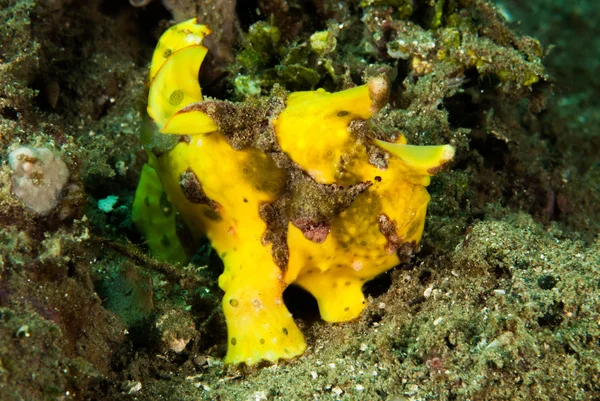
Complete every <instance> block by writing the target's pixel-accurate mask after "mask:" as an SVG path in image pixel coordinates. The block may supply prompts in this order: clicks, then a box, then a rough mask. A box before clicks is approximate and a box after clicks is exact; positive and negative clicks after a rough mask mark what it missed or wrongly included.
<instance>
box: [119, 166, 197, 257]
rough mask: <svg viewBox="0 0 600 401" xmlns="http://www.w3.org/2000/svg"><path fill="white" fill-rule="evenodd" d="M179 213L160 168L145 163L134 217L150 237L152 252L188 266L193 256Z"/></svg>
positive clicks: (138, 227) (141, 229)
mask: <svg viewBox="0 0 600 401" xmlns="http://www.w3.org/2000/svg"><path fill="white" fill-rule="evenodd" d="M176 216H177V212H176V211H175V208H174V207H173V206H172V205H171V203H170V202H169V200H168V199H167V195H166V193H165V192H164V191H163V188H162V185H161V183H160V179H159V178H158V174H156V171H155V170H154V169H153V168H152V167H150V165H148V164H144V167H143V168H142V174H141V176H140V182H139V184H138V187H137V190H136V191H135V198H134V200H133V211H132V215H131V219H132V220H133V223H134V224H135V226H136V227H137V229H138V231H139V232H140V233H141V234H142V235H143V236H144V238H146V241H147V243H148V247H149V248H150V252H151V253H152V255H153V256H154V257H155V258H157V259H159V260H162V261H168V262H171V263H180V264H182V265H185V264H187V263H188V261H189V259H190V258H189V256H188V254H187V252H186V251H185V249H184V248H183V246H182V245H181V242H180V241H179V237H178V236H177V230H176V221H175V219H176Z"/></svg>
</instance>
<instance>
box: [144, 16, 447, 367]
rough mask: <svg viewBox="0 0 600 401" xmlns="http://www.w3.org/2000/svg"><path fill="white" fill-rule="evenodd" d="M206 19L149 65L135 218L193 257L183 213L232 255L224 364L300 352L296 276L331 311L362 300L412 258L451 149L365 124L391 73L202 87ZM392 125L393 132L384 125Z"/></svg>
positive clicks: (179, 257) (150, 234)
mask: <svg viewBox="0 0 600 401" xmlns="http://www.w3.org/2000/svg"><path fill="white" fill-rule="evenodd" d="M209 33H210V30H209V29H208V28H207V27H206V26H204V25H199V24H198V23H197V20H196V19H193V20H189V21H186V22H183V23H180V24H178V25H175V26H173V27H172V28H170V29H169V30H167V31H166V32H165V33H164V34H163V36H162V37H161V39H160V41H159V43H158V45H157V47H156V50H155V53H154V56H153V59H152V65H151V70H150V90H149V97H148V114H149V115H150V117H151V118H152V120H153V123H154V125H155V132H154V133H153V134H151V135H149V136H148V137H146V138H145V139H144V138H143V142H145V146H146V149H147V150H148V156H149V161H148V164H147V165H145V166H144V168H143V171H142V176H141V178H140V183H139V186H138V189H137V192H136V196H135V200H134V210H133V220H134V222H135V223H136V225H137V227H138V229H139V230H140V231H141V232H142V234H143V235H144V236H145V237H146V239H147V242H148V245H149V247H150V250H151V252H152V253H153V254H154V255H155V256H156V257H157V258H160V259H164V260H169V261H172V262H179V263H187V261H188V260H189V254H188V252H187V251H186V250H185V249H184V248H183V246H182V245H181V242H180V241H179V238H178V233H177V231H176V226H177V224H176V223H177V222H176V219H177V218H178V217H180V218H181V220H182V221H183V222H184V223H185V225H186V227H187V228H188V229H189V232H191V235H192V236H193V238H194V239H195V240H199V239H201V238H203V237H207V238H208V239H209V240H210V243H211V245H212V246H213V248H214V249H215V250H216V251H217V252H218V254H219V255H220V257H221V259H222V260H223V263H224V266H225V269H224V272H223V274H222V275H221V276H220V278H219V286H220V287H221V289H222V290H223V291H224V293H225V294H224V296H223V304H222V305H223V311H224V314H225V318H226V322H227V331H228V349H227V355H226V357H225V362H226V363H233V364H235V363H242V362H243V363H246V364H248V365H252V364H255V363H257V362H259V361H261V360H268V361H277V360H278V359H280V358H291V357H294V356H297V355H300V354H302V353H303V352H304V350H305V348H306V343H305V340H304V336H303V335H302V333H301V332H300V330H299V329H298V327H297V325H296V323H295V322H294V320H293V318H292V316H291V314H290V312H289V311H288V309H287V308H286V306H285V304H284V302H283V298H282V295H283V291H284V290H285V288H286V287H287V286H288V285H290V284H295V285H298V286H300V287H302V288H304V289H306V290H307V291H309V292H310V293H311V294H312V295H314V297H315V298H316V300H317V302H318V305H319V311H320V314H321V316H322V318H323V319H324V320H326V321H328V322H343V321H348V320H351V319H354V318H356V317H357V316H359V314H360V313H361V311H362V310H363V308H364V307H365V303H366V301H365V297H364V295H363V293H362V291H361V288H362V286H363V285H364V283H365V282H367V281H369V280H371V279H373V278H374V277H376V276H377V275H379V274H381V273H382V272H385V271H386V270H389V269H390V268H392V267H394V266H395V265H397V264H398V263H399V262H401V261H402V260H407V259H408V258H410V256H411V255H412V254H413V252H414V251H416V250H418V246H419V241H420V239H421V235H422V232H423V226H424V221H425V213H426V208H427V204H428V202H429V194H428V193H427V191H426V189H425V187H426V186H427V185H428V184H429V181H430V176H431V175H433V174H434V173H435V172H437V171H439V170H440V168H441V167H442V166H443V165H444V164H446V163H448V162H449V161H450V160H451V159H452V157H453V155H454V148H452V147H451V146H449V145H443V146H411V145H407V144H406V140H405V139H404V137H403V136H401V135H400V136H397V137H396V136H394V137H391V136H389V134H384V133H381V132H376V131H375V130H373V129H372V128H371V126H370V124H369V123H368V120H369V119H370V118H371V116H372V115H373V114H374V113H376V112H377V111H378V110H379V109H381V108H382V107H383V106H385V104H386V103H387V96H388V83H387V81H386V80H385V79H384V78H383V77H379V78H372V79H371V80H370V81H369V82H368V83H367V84H365V85H362V86H358V87H355V88H352V89H348V90H344V91H341V92H336V93H328V92H326V91H324V90H323V89H319V90H316V91H308V92H295V93H291V94H288V95H286V94H274V95H272V96H271V97H269V98H266V99H264V98H263V99H258V100H255V101H253V102H244V103H240V104H234V103H230V102H226V101H220V100H203V97H202V92H201V88H200V85H199V83H198V71H199V69H200V65H201V63H202V61H203V59H204V56H205V55H206V52H207V50H206V48H205V47H203V46H202V39H203V38H204V36H206V35H207V34H209ZM386 135H388V136H386Z"/></svg>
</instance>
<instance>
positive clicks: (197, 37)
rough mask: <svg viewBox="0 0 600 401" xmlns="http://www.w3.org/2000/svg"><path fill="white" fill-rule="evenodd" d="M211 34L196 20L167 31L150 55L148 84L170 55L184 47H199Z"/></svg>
mask: <svg viewBox="0 0 600 401" xmlns="http://www.w3.org/2000/svg"><path fill="white" fill-rule="evenodd" d="M211 33H212V31H211V30H210V28H209V27H207V26H206V25H201V24H198V18H192V19H190V20H187V21H185V22H182V23H180V24H177V25H174V26H172V27H171V28H169V29H167V30H166V31H165V33H163V34H162V36H161V37H160V40H159V41H158V43H157V45H156V49H154V54H153V55H152V64H151V65H150V82H152V80H153V79H154V77H155V76H156V73H157V72H158V70H160V67H162V65H163V64H164V63H165V62H166V61H167V59H168V58H169V57H170V56H171V54H173V53H175V52H176V51H178V50H181V49H183V48H184V47H189V46H193V45H201V44H202V40H203V39H204V37H206V36H207V35H210V34H211Z"/></svg>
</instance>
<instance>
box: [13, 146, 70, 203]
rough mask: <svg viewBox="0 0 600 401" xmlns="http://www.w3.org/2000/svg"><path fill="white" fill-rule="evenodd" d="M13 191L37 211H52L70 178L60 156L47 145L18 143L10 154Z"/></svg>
mask: <svg viewBox="0 0 600 401" xmlns="http://www.w3.org/2000/svg"><path fill="white" fill-rule="evenodd" d="M8 164H9V166H10V168H11V171H12V180H11V181H12V192H13V193H14V194H15V195H16V196H17V197H19V198H20V199H21V200H22V201H23V202H25V204H26V205H27V206H28V207H29V208H30V209H32V210H33V211H34V212H36V213H38V214H41V215H46V214H48V213H50V211H51V210H52V209H54V207H55V206H56V204H57V203H58V201H59V199H60V195H61V192H62V189H63V187H64V186H65V184H66V183H67V180H68V179H69V170H68V169H67V166H66V164H65V163H64V162H63V161H62V160H61V158H60V156H59V155H57V154H56V153H54V151H52V150H50V149H47V148H32V147H29V146H22V147H19V148H17V149H15V150H13V151H12V152H10V153H9V155H8Z"/></svg>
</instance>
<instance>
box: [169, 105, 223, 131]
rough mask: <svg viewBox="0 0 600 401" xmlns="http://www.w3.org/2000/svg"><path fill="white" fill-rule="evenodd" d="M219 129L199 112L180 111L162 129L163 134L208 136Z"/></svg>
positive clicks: (206, 116) (210, 119)
mask: <svg viewBox="0 0 600 401" xmlns="http://www.w3.org/2000/svg"><path fill="white" fill-rule="evenodd" d="M218 129H219V127H217V124H215V122H214V121H213V120H212V118H210V117H209V116H208V115H206V114H205V113H203V112H201V111H200V110H180V111H178V112H177V113H175V114H173V115H172V116H171V118H169V120H168V121H167V123H166V124H165V126H164V127H163V129H161V130H160V132H162V133H163V134H177V135H197V134H208V133H209V132H215V131H217V130H218Z"/></svg>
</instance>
